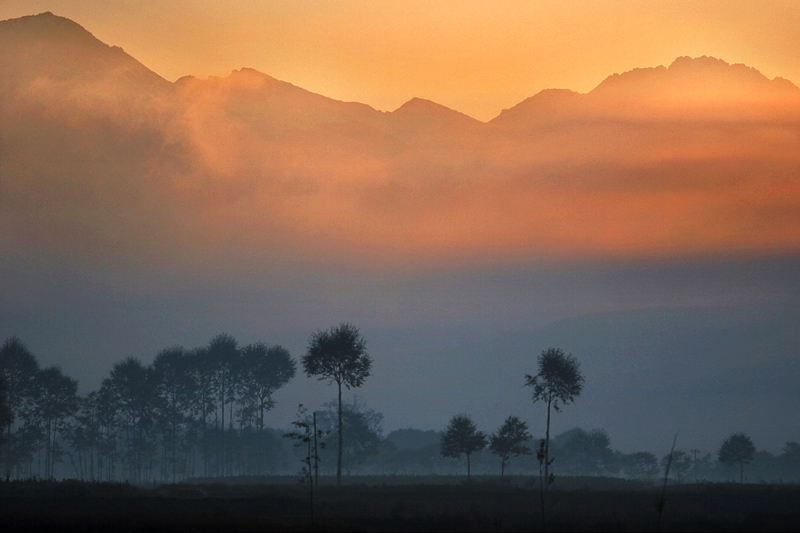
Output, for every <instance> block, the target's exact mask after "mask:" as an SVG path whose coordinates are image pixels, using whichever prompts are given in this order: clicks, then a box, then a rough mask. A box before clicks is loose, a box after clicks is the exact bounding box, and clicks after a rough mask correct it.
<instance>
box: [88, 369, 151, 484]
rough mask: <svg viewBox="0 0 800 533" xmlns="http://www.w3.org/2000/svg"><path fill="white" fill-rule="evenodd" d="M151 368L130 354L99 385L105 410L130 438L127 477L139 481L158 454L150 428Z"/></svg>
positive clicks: (127, 450) (126, 458)
mask: <svg viewBox="0 0 800 533" xmlns="http://www.w3.org/2000/svg"><path fill="white" fill-rule="evenodd" d="M153 377H154V376H153V372H152V369H150V368H148V367H146V366H144V365H143V364H142V362H141V361H139V360H138V359H136V358H134V357H128V358H127V359H125V360H123V361H122V362H119V363H116V364H115V365H114V366H113V367H112V368H111V373H110V375H109V377H107V378H105V379H104V380H103V383H102V385H101V386H100V397H101V399H103V401H104V403H106V407H105V409H108V410H109V411H110V412H111V413H113V420H114V423H116V424H117V425H118V426H119V428H120V429H121V430H122V431H123V432H124V435H125V436H126V437H127V439H126V440H127V442H126V448H125V451H126V454H125V460H126V461H125V463H126V466H127V476H126V477H127V479H129V480H130V481H133V482H134V483H138V482H139V481H141V480H142V476H143V474H144V471H145V467H146V465H147V464H148V463H149V462H150V461H149V459H150V457H151V456H152V455H154V453H155V449H154V446H153V443H152V441H151V439H150V438H149V437H150V435H149V433H150V429H151V428H152V423H153V418H154V417H153V398H154V396H155V395H154V391H155V383H154V379H153Z"/></svg>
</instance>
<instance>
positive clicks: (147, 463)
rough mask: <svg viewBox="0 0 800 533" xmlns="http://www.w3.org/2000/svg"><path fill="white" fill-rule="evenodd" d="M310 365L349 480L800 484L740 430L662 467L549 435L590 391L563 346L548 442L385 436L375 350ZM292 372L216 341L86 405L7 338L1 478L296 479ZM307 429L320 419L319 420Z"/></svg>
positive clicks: (539, 381) (793, 450)
mask: <svg viewBox="0 0 800 533" xmlns="http://www.w3.org/2000/svg"><path fill="white" fill-rule="evenodd" d="M300 362H301V364H302V366H303V369H304V371H305V373H306V375H308V376H309V377H316V378H318V379H320V380H323V381H327V382H328V383H330V384H336V390H337V397H336V398H335V399H334V400H333V401H332V402H329V403H327V404H325V405H324V406H323V408H322V409H321V410H319V411H317V412H316V413H315V417H314V418H315V419H316V420H315V421H316V424H317V427H318V429H319V431H320V434H319V437H320V444H321V446H320V447H319V449H318V450H315V455H316V457H317V458H318V459H319V460H321V461H322V462H321V464H322V468H323V471H324V472H328V473H334V472H335V475H336V479H337V482H339V483H340V482H341V477H342V474H343V473H344V474H348V475H349V474H352V473H354V472H362V473H363V472H370V473H374V474H375V473H380V474H392V473H401V474H402V473H413V474H424V473H431V472H438V473H451V474H453V473H458V466H457V465H458V462H457V461H453V458H455V459H458V458H461V457H463V458H465V459H466V471H467V475H468V476H469V475H471V473H472V467H473V463H474V460H475V459H476V458H477V460H478V465H479V469H480V471H481V473H484V474H485V473H487V472H496V473H499V474H500V476H501V477H503V476H504V475H505V474H506V473H507V472H508V471H509V468H510V467H511V465H512V462H513V463H514V465H515V466H514V473H527V474H531V473H534V474H535V473H537V472H538V473H539V474H540V476H539V479H540V482H541V483H542V486H543V488H544V484H545V483H547V484H548V485H549V484H550V483H551V480H552V476H551V474H552V472H551V469H552V467H553V464H554V460H555V458H557V462H556V463H555V466H556V467H557V468H558V470H559V472H561V473H563V474H568V475H606V476H622V477H627V478H635V479H655V478H657V477H660V476H661V477H663V474H664V472H665V469H666V465H667V464H669V465H670V475H671V477H673V478H674V479H675V480H677V481H687V480H690V479H691V478H694V480H698V479H712V478H718V477H719V475H720V469H719V468H718V467H717V464H720V465H726V464H729V465H734V466H736V467H737V469H738V471H739V472H738V473H739V478H740V480H743V477H744V466H745V465H746V464H748V463H749V462H750V461H753V459H754V458H755V460H756V463H757V464H759V465H761V466H760V468H762V470H763V468H765V467H764V466H763V465H769V468H770V469H771V470H770V474H769V475H770V476H771V477H772V478H773V479H775V478H777V477H778V476H780V477H784V476H783V475H781V472H785V477H786V478H787V479H792V478H794V479H797V478H800V475H798V474H800V445H798V444H797V443H794V442H789V443H786V447H785V449H784V453H783V454H782V455H780V456H778V457H774V456H771V455H770V454H766V452H757V453H756V452H755V448H754V446H753V445H752V441H750V439H749V437H747V436H746V435H744V434H735V435H731V436H730V437H729V438H728V439H726V441H725V443H723V445H721V447H720V449H719V450H718V451H717V453H716V455H717V457H716V458H715V459H716V461H715V460H713V459H714V458H712V455H711V454H710V453H706V454H704V455H700V452H699V450H694V449H693V450H690V451H681V450H677V451H674V452H673V453H672V455H671V456H669V457H666V456H665V457H663V458H661V459H659V458H658V457H657V456H656V455H654V454H652V453H650V452H637V453H632V454H622V453H620V452H617V451H614V450H612V449H611V447H610V438H609V436H608V434H607V433H606V432H605V431H604V430H602V429H595V430H591V431H584V430H581V429H577V428H576V429H574V430H570V431H568V432H566V433H562V434H561V435H559V436H558V437H557V438H556V439H555V440H553V439H551V438H550V419H551V415H552V413H553V412H556V413H557V412H558V411H560V410H561V409H562V408H563V407H564V406H565V405H568V404H570V403H572V402H573V401H574V400H575V398H576V397H577V396H579V395H580V392H581V387H582V385H583V376H582V375H581V374H580V372H579V365H578V363H577V361H576V360H575V359H574V357H572V356H571V355H565V354H564V353H563V351H561V350H560V349H556V348H551V349H548V350H545V351H544V352H543V353H542V354H541V355H540V357H539V359H538V363H539V367H538V370H539V372H538V373H537V374H536V375H526V376H525V380H526V381H525V384H526V385H528V386H529V387H531V389H532V400H533V401H534V403H537V402H541V403H542V404H543V405H544V406H545V407H546V422H545V424H544V427H545V436H544V438H542V439H538V440H537V439H534V438H533V437H532V435H531V433H530V431H529V428H528V426H527V424H526V423H525V422H523V421H522V420H521V419H520V418H518V417H516V416H509V417H508V418H507V419H506V420H505V421H504V422H503V424H502V425H501V426H500V428H498V429H497V431H495V432H494V433H493V434H486V433H484V432H482V431H479V430H478V429H477V427H476V426H475V424H474V423H473V422H472V420H471V419H470V417H469V416H468V415H466V414H458V415H455V416H454V417H453V418H452V420H451V421H450V423H449V424H448V426H447V428H445V430H444V431H443V432H433V431H428V432H422V431H419V430H411V429H407V430H398V431H395V432H392V433H391V434H389V435H388V436H387V437H384V436H383V430H382V424H381V422H382V415H381V414H380V413H377V412H375V411H374V410H372V409H369V408H368V407H367V406H366V404H364V402H363V401H362V400H360V399H359V398H358V397H353V399H352V401H350V402H347V401H343V398H342V390H343V389H351V388H357V387H359V386H361V384H363V382H364V380H365V379H366V378H367V377H368V376H369V373H370V369H371V358H370V356H369V355H368V353H367V350H366V343H365V341H364V339H363V337H362V336H361V335H360V333H359V332H358V330H357V329H356V328H355V327H354V326H352V325H350V324H342V325H340V326H338V327H335V328H331V329H330V330H327V331H318V332H316V333H314V334H313V335H312V336H311V337H310V339H309V345H308V349H307V351H306V354H305V355H304V356H303V357H302V358H301V361H300ZM296 371H297V364H296V363H295V361H294V360H293V358H292V357H291V355H290V354H289V352H288V350H286V349H285V348H283V347H282V346H279V345H267V344H264V343H255V344H250V345H245V346H240V345H239V343H238V342H237V341H236V339H234V338H233V337H232V336H230V335H227V334H220V335H217V336H215V337H214V338H212V339H211V340H210V341H209V343H208V344H207V345H205V346H202V347H199V348H194V349H184V348H182V347H179V346H175V347H171V348H167V349H165V350H162V351H161V352H159V353H158V354H157V355H156V357H155V358H154V360H153V362H152V363H151V364H149V365H145V364H144V363H142V362H141V361H140V360H138V359H136V358H133V357H129V358H127V359H125V360H123V361H121V362H119V363H116V364H114V365H113V367H112V368H111V371H110V373H109V375H108V377H106V378H105V379H104V380H103V381H102V383H101V386H100V388H99V389H98V390H96V391H93V392H90V393H89V394H87V395H85V396H80V395H79V394H78V392H77V382H76V381H75V380H74V379H72V378H70V377H69V376H66V375H65V374H64V373H63V372H62V371H61V370H60V369H59V368H58V367H48V368H40V366H39V364H38V362H37V360H36V358H35V357H34V356H33V355H32V354H31V353H30V351H29V350H28V349H27V347H26V346H25V344H24V343H23V342H22V341H21V340H20V339H19V338H17V337H11V338H9V339H7V340H6V341H5V342H4V343H3V344H2V346H0V430H1V431H0V435H1V437H0V465H1V466H2V468H3V473H4V477H5V478H6V479H10V478H30V477H45V478H50V477H55V476H56V466H57V465H60V466H59V467H60V469H61V470H59V472H61V474H62V476H63V475H64V469H68V470H67V471H68V472H70V473H69V474H67V475H66V476H64V477H77V478H82V479H88V480H129V481H132V482H141V481H144V480H155V479H158V480H160V481H162V482H169V481H172V482H174V481H177V480H181V479H185V478H189V477H218V476H234V475H259V474H266V473H275V472H289V471H293V470H294V471H296V465H297V464H298V463H297V462H298V461H302V460H303V457H301V456H302V455H303V453H301V452H300V451H297V450H292V449H291V446H290V445H289V444H288V443H287V442H286V441H285V439H282V438H281V437H282V436H283V432H282V431H278V430H275V429H273V428H271V427H269V425H268V424H267V419H268V416H267V415H268V412H269V411H270V410H271V409H272V408H273V407H274V405H275V399H274V397H273V396H274V394H275V393H276V392H277V391H278V390H280V389H281V388H282V387H283V386H285V385H286V384H287V383H288V382H289V381H290V380H291V379H292V378H293V377H295V375H296ZM298 421H299V422H301V423H305V424H310V422H311V414H309V413H307V414H306V415H305V418H302V419H301V418H298ZM726 443H727V444H726ZM554 447H555V448H554ZM485 449H486V450H488V451H489V452H491V454H492V455H494V456H496V457H497V459H496V461H497V462H496V463H494V462H493V461H492V460H491V459H490V458H489V456H487V455H486V454H484V453H482V451H483V450H485ZM554 449H555V456H553V454H552V451H553V450H554ZM437 457H438V458H437ZM305 459H306V460H310V454H307V457H306V458H305ZM668 461H669V463H668ZM293 465H295V466H293ZM316 466H318V467H319V463H318V464H317V465H316ZM334 467H335V470H334ZM776 474H777V475H776Z"/></svg>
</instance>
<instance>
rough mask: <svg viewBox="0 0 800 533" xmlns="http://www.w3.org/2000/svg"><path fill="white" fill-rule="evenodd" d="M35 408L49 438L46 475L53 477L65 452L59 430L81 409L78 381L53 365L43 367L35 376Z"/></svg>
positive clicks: (43, 434) (43, 429)
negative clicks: (60, 442)
mask: <svg viewBox="0 0 800 533" xmlns="http://www.w3.org/2000/svg"><path fill="white" fill-rule="evenodd" d="M34 390H35V407H34V409H33V411H32V413H31V419H32V420H33V421H34V422H35V423H37V424H38V425H39V426H40V427H41V430H42V436H43V437H44V439H45V447H44V450H45V456H44V457H45V462H44V470H45V477H46V478H48V479H49V478H52V477H53V472H54V466H55V462H56V460H57V459H59V457H60V455H61V447H60V446H59V445H58V434H59V431H62V430H63V429H64V421H65V420H66V418H67V417H69V416H71V415H73V414H74V413H75V412H76V411H77V410H78V382H77V381H75V380H74V379H72V378H70V377H68V376H65V375H64V373H63V372H62V371H61V369H60V368H58V367H57V366H52V367H49V368H45V369H44V370H40V371H39V372H38V373H37V374H36V377H35V378H34Z"/></svg>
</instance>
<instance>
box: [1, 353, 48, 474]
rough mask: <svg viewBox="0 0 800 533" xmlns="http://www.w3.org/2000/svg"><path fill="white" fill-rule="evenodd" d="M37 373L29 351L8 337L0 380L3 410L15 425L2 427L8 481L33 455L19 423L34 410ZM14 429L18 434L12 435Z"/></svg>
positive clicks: (37, 367) (2, 354)
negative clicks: (4, 432)
mask: <svg viewBox="0 0 800 533" xmlns="http://www.w3.org/2000/svg"><path fill="white" fill-rule="evenodd" d="M38 372H39V363H38V362H37V361H36V357H34V356H33V354H31V352H30V351H28V348H27V347H26V346H25V344H24V343H23V342H22V341H21V340H20V339H19V337H10V338H8V339H6V340H5V342H3V345H2V346H0V377H2V378H3V379H4V380H5V385H6V406H7V407H8V409H9V410H10V411H11V416H12V419H13V420H15V421H17V423H16V424H14V423H8V424H6V426H5V431H6V434H5V439H4V442H3V450H4V454H5V463H6V464H5V477H6V479H8V478H10V476H11V471H12V469H14V468H15V467H17V466H19V465H20V464H21V463H22V462H24V460H25V457H26V456H28V455H29V454H30V453H32V446H28V444H31V443H32V442H33V441H32V440H31V439H28V438H26V435H27V434H28V433H29V432H28V431H27V429H26V430H25V431H23V428H21V427H20V422H22V421H23V420H25V416H26V414H27V412H29V411H30V410H31V409H32V408H33V397H34V387H33V381H34V378H35V377H36V375H37V373H38ZM14 426H17V431H16V433H17V434H13V430H14Z"/></svg>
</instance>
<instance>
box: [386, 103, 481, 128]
mask: <svg viewBox="0 0 800 533" xmlns="http://www.w3.org/2000/svg"><path fill="white" fill-rule="evenodd" d="M390 115H391V116H393V117H397V118H400V119H403V120H411V121H415V122H419V121H424V122H431V123H433V122H437V123H441V122H442V121H448V122H457V123H460V124H463V125H466V124H476V123H480V121H479V120H476V119H474V118H472V117H470V116H469V115H465V114H464V113H461V112H459V111H455V110H453V109H450V108H449V107H446V106H443V105H442V104H437V103H436V102H433V101H431V100H427V99H425V98H417V97H414V98H412V99H411V100H409V101H408V102H406V103H405V104H403V105H401V106H400V107H398V108H397V109H395V110H394V111H392V112H391V113H390Z"/></svg>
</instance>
